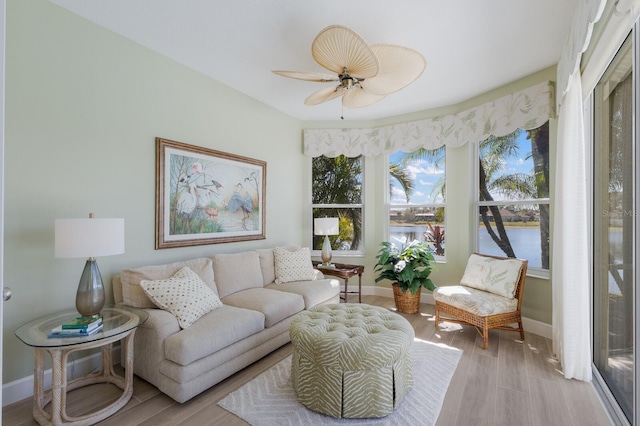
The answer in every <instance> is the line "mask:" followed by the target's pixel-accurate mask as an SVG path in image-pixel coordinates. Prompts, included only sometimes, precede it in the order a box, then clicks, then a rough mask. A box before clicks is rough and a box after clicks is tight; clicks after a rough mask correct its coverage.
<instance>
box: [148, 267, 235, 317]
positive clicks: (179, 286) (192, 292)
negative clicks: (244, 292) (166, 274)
mask: <svg viewBox="0 0 640 426" xmlns="http://www.w3.org/2000/svg"><path fill="white" fill-rule="evenodd" d="M140 286H141V287H142V289H143V290H144V292H145V293H146V294H147V296H149V298H150V299H151V300H152V301H153V303H155V304H156V306H158V307H159V308H160V309H164V310H165V311H169V312H171V313H172V314H173V315H174V316H175V317H176V318H177V319H178V323H179V324H180V327H181V328H187V327H189V326H190V325H191V324H193V323H194V322H195V321H197V320H198V318H200V317H201V316H203V315H204V314H206V313H207V312H210V311H212V310H214V309H217V308H220V307H222V302H221V301H220V298H218V295H216V294H215V293H214V292H213V290H211V289H210V288H209V287H207V285H206V284H205V283H204V282H203V281H202V280H201V279H200V277H199V276H198V274H196V273H195V272H193V271H192V270H191V269H189V268H188V267H186V266H185V267H184V268H182V269H180V270H179V271H178V272H176V273H175V274H174V275H173V276H172V277H171V278H167V279H164V280H142V281H140Z"/></svg>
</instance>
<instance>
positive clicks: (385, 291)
mask: <svg viewBox="0 0 640 426" xmlns="http://www.w3.org/2000/svg"><path fill="white" fill-rule="evenodd" d="M352 290H357V287H356V288H353V289H352V288H351V286H349V291H352ZM362 294H363V295H368V296H369V295H371V296H383V297H391V298H393V290H391V289H390V288H387V287H374V286H364V287H362ZM420 303H427V304H429V305H434V304H435V301H434V300H433V296H432V295H431V293H424V294H422V295H421V297H420ZM522 325H523V327H524V329H525V331H527V332H529V333H533V334H537V335H538V336H542V337H545V338H547V339H551V338H552V336H553V331H552V327H551V324H547V323H544V322H541V321H536V320H533V319H529V318H522Z"/></svg>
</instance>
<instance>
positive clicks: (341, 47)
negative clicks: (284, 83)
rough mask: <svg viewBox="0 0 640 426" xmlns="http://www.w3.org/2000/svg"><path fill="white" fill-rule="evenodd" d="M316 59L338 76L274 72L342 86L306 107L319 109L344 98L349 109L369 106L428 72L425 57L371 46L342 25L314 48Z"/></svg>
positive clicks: (323, 36) (321, 93) (322, 35)
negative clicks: (311, 106)
mask: <svg viewBox="0 0 640 426" xmlns="http://www.w3.org/2000/svg"><path fill="white" fill-rule="evenodd" d="M311 54H312V55H313V59H315V61H316V62H317V63H318V64H320V65H321V66H322V67H324V68H326V69H328V70H329V71H332V72H334V73H335V75H334V74H326V73H317V72H296V71H273V72H274V73H276V74H278V75H281V76H283V77H290V78H296V79H298V80H306V81H315V82H319V83H328V82H338V85H337V86H336V85H334V86H331V87H326V88H323V89H320V90H318V91H317V92H315V93H312V94H311V96H309V97H308V98H307V99H306V100H305V101H304V103H305V104H306V105H318V104H320V103H322V102H326V101H328V100H331V99H335V98H337V97H340V96H342V105H344V106H346V107H348V108H360V107H365V106H369V105H371V104H373V103H375V102H378V101H380V100H382V99H384V97H385V96H387V95H389V94H391V93H394V92H397V91H398V90H400V89H402V88H404V87H406V86H408V85H409V84H411V83H413V82H414V81H415V80H416V79H417V78H418V77H420V75H421V74H422V72H423V71H424V69H425V66H426V61H425V59H424V57H423V56H422V55H421V54H420V53H418V52H416V51H415V50H413V49H409V48H408V47H403V46H395V45H390V44H373V45H369V44H368V43H367V42H366V41H365V40H364V39H363V38H362V37H361V36H360V35H358V34H357V33H356V32H354V31H352V30H350V29H349V28H347V27H343V26H341V25H331V26H329V27H327V28H325V29H323V30H322V31H320V33H319V34H318V35H317V36H316V38H315V39H314V40H313V43H312V45H311Z"/></svg>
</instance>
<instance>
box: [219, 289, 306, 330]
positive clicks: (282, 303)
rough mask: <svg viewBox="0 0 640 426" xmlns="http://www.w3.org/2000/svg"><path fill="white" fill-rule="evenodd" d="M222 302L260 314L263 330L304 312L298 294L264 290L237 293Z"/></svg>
mask: <svg viewBox="0 0 640 426" xmlns="http://www.w3.org/2000/svg"><path fill="white" fill-rule="evenodd" d="M223 302H224V304H225V305H230V306H235V307H238V308H246V309H252V310H254V311H258V312H262V313H263V314H264V326H265V328H269V327H271V326H272V325H274V324H276V323H278V322H280V321H282V320H283V319H285V318H288V317H290V316H291V315H294V314H297V313H298V312H300V311H302V310H304V300H303V299H302V297H301V296H300V295H299V294H293V293H286V292H282V291H276V290H269V289H266V288H250V289H248V290H243V291H239V292H237V293H234V294H232V295H229V296H227V297H225V298H224V299H223Z"/></svg>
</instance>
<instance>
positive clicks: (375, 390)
mask: <svg viewBox="0 0 640 426" xmlns="http://www.w3.org/2000/svg"><path fill="white" fill-rule="evenodd" d="M289 335H290V336H291V342H292V344H293V356H292V360H291V378H292V380H293V387H294V389H295V390H296V392H297V394H298V400H299V401H300V402H301V403H302V404H303V405H304V406H306V407H307V408H309V409H311V410H314V411H317V412H320V413H323V414H327V415H329V416H333V417H346V418H369V417H384V416H386V415H388V414H391V413H392V412H393V410H394V409H395V408H396V407H397V406H398V404H400V401H402V398H403V397H404V395H405V394H406V393H407V391H408V390H409V389H410V388H411V385H412V384H413V374H412V369H411V359H410V356H409V348H410V347H411V344H412V342H413V338H414V336H415V334H414V331H413V327H411V324H409V322H408V321H407V320H406V319H404V318H403V317H402V316H400V315H398V314H396V313H393V312H390V311H388V310H387V309H384V308H380V307H377V306H370V305H364V304H358V303H343V304H331V305H320V306H316V307H314V308H311V309H309V310H308V311H304V312H301V313H299V314H297V315H296V316H295V317H294V319H293V321H292V323H291V326H290V328H289Z"/></svg>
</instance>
